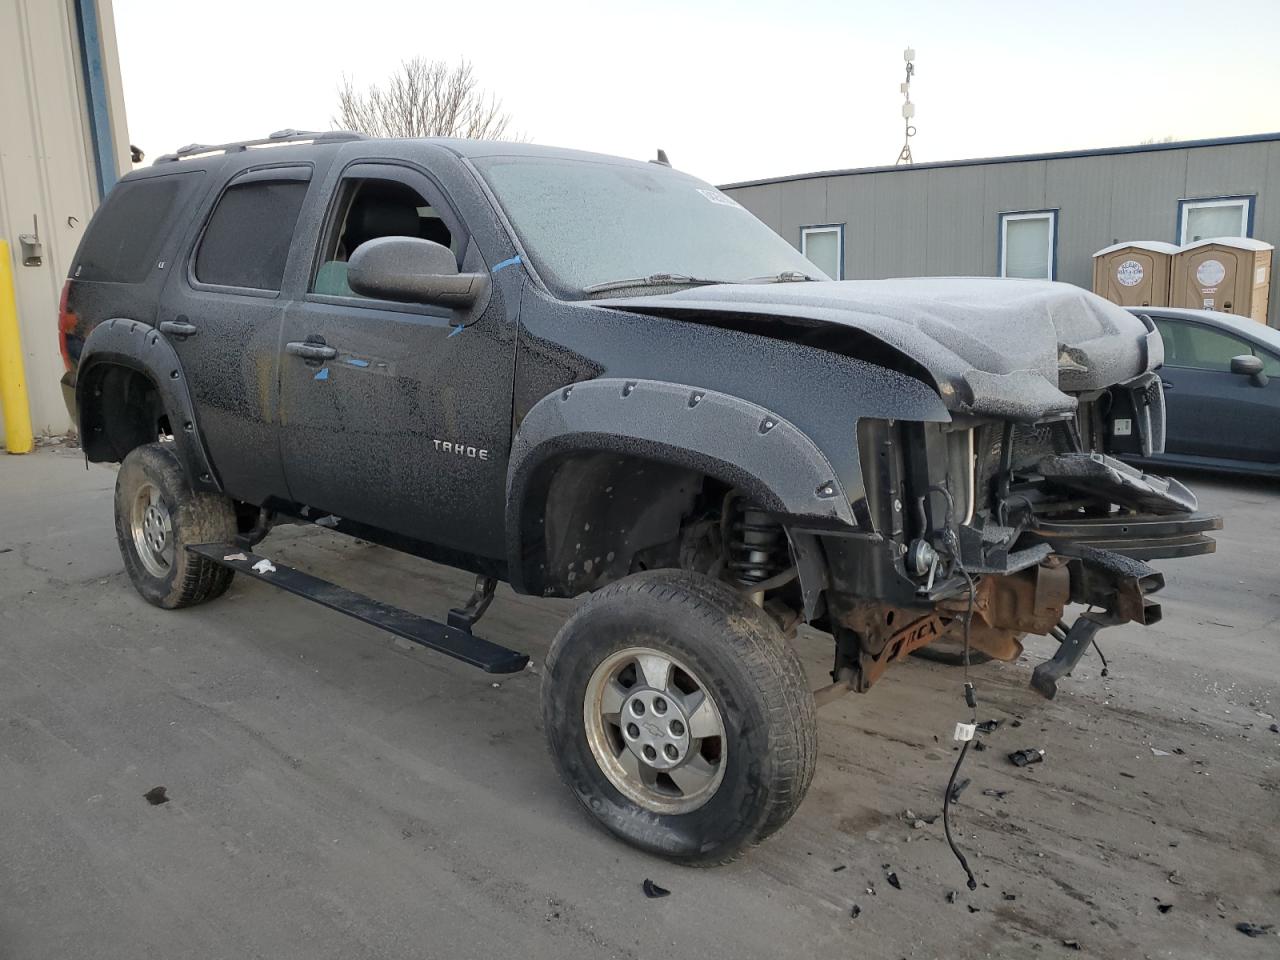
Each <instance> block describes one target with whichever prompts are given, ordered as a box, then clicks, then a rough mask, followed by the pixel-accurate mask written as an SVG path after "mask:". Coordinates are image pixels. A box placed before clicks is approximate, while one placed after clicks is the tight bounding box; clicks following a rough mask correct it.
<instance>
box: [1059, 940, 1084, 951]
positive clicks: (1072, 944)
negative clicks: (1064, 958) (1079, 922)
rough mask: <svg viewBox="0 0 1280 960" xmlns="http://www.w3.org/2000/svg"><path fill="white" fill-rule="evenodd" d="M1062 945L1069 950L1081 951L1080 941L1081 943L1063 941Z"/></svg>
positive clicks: (1077, 941)
mask: <svg viewBox="0 0 1280 960" xmlns="http://www.w3.org/2000/svg"><path fill="white" fill-rule="evenodd" d="M1062 945H1063V946H1064V947H1066V948H1067V949H1068V950H1079V949H1080V941H1079V940H1063V941H1062Z"/></svg>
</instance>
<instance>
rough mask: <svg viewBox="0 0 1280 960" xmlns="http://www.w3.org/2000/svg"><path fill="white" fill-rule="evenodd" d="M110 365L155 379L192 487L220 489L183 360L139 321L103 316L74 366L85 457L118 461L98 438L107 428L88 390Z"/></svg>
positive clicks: (161, 336)
mask: <svg viewBox="0 0 1280 960" xmlns="http://www.w3.org/2000/svg"><path fill="white" fill-rule="evenodd" d="M109 365H114V366H118V367H125V368H127V369H130V370H134V371H136V372H137V373H140V374H142V375H143V376H145V377H146V378H147V379H148V380H150V381H151V383H152V384H153V385H154V387H155V389H156V393H157V394H158V396H159V398H160V403H161V405H162V406H163V407H164V411H165V413H166V414H167V416H168V418H169V425H170V427H171V428H172V429H173V442H174V446H175V448H176V449H177V453H178V458H179V459H180V460H181V461H182V465H183V468H184V471H185V473H186V475H187V480H188V482H189V483H190V484H191V487H192V489H193V490H196V491H203V492H210V493H221V492H222V485H221V483H220V482H219V481H218V476H217V474H216V473H214V470H213V466H212V464H211V463H210V462H209V454H208V451H207V450H206V449H205V446H204V442H203V440H202V439H201V437H200V427H199V422H198V421H197V419H196V413H195V405H194V404H193V403H192V401H191V393H190V391H189V390H188V389H187V378H186V376H185V375H184V373H183V370H182V361H181V360H180V359H179V357H178V353H177V351H176V350H174V349H173V344H171V343H170V342H169V341H168V340H166V339H165V338H164V336H163V335H162V334H161V333H160V331H159V330H157V329H156V328H155V327H153V326H151V325H150V324H146V323H142V322H141V321H138V320H127V319H120V318H116V319H112V320H104V321H103V322H102V323H100V324H98V325H97V326H96V327H94V328H93V331H92V332H91V333H90V334H89V336H88V338H87V339H86V340H85V343H84V349H83V350H82V351H81V353H80V363H79V366H78V367H77V368H76V414H77V421H78V422H79V424H80V433H81V443H82V445H83V447H84V451H85V457H86V458H87V459H88V460H91V461H94V462H99V461H107V460H113V459H115V456H114V455H113V451H111V450H108V449H106V445H105V444H104V442H103V441H102V440H101V439H99V438H98V437H96V436H95V434H100V433H101V431H102V429H103V427H102V423H101V420H102V418H101V416H100V415H99V411H98V410H97V409H95V406H94V401H95V399H96V397H95V396H94V395H93V392H92V390H91V389H88V388H90V387H91V386H92V384H93V383H94V381H95V380H96V379H97V376H98V374H99V373H100V372H101V370H102V368H104V367H106V366H109Z"/></svg>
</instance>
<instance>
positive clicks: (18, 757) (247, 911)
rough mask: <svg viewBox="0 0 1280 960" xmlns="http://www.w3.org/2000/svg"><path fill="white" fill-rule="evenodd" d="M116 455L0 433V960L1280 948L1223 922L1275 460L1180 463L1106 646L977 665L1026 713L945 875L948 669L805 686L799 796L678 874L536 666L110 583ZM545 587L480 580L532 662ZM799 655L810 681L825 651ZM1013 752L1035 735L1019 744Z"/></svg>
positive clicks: (320, 538)
mask: <svg viewBox="0 0 1280 960" xmlns="http://www.w3.org/2000/svg"><path fill="white" fill-rule="evenodd" d="M1193 479H1195V478H1193ZM113 482H114V475H113V473H112V472H111V471H110V470H108V469H105V468H102V467H94V468H92V469H91V470H88V471H86V470H85V468H84V465H83V463H82V461H80V460H79V459H78V456H77V454H76V452H75V451H58V450H53V451H51V450H44V451H41V452H39V453H36V454H34V455H32V456H29V457H25V458H24V457H8V458H4V459H0V957H2V958H24V960H27V958H58V960H70V958H77V957H92V958H95V960H106V958H115V957H121V958H125V957H127V958H130V960H137V958H140V957H164V958H167V960H168V958H181V957H228V958H236V960H242V958H247V957H269V958H272V960H284V958H291V957H299V958H306V960H321V958H329V957H333V958H342V960H358V958H363V957H396V958H399V957H439V958H448V960H463V958H485V960H488V958H497V957H520V958H525V957H528V958H547V960H561V958H578V957H582V958H602V957H663V958H667V960H671V958H691V957H726V958H747V957H818V956H820V957H829V956H830V957H836V956H858V957H865V958H886V960H893V958H899V957H947V958H961V957H988V956H998V957H1017V958H1025V957H1031V956H1037V957H1056V956H1063V957H1080V956H1089V957H1106V958H1116V960H1120V958H1124V960H1131V958H1137V957H1147V956H1149V957H1174V958H1204V957H1214V958H1230V957H1274V956H1277V955H1280V940H1278V939H1277V938H1275V937H1270V938H1261V939H1257V940H1254V939H1249V938H1247V937H1245V936H1243V935H1242V934H1240V933H1237V932H1236V930H1235V924H1236V923H1237V922H1239V921H1242V920H1252V921H1255V922H1258V923H1276V924H1280V869H1278V867H1280V830H1278V829H1277V828H1278V827H1280V763H1278V761H1280V736H1278V735H1277V734H1274V733H1272V732H1270V731H1269V730H1268V726H1269V724H1270V723H1271V722H1273V719H1274V717H1273V716H1271V715H1274V714H1276V713H1277V711H1278V710H1280V702H1277V701H1278V699H1280V695H1278V693H1277V677H1280V644H1278V643H1277V632H1278V631H1277V624H1278V623H1280V569H1278V566H1277V563H1276V557H1277V550H1276V542H1277V538H1278V537H1280V497H1278V496H1277V494H1276V492H1275V488H1274V485H1267V484H1261V483H1253V482H1247V481H1232V482H1206V481H1204V480H1202V479H1197V480H1196V481H1195V485H1196V486H1197V488H1198V489H1199V491H1200V492H1201V494H1202V499H1203V502H1204V504H1205V505H1206V506H1207V507H1208V508H1210V509H1214V510H1218V511H1221V512H1223V513H1224V514H1225V515H1226V517H1227V523H1228V527H1227V530H1226V531H1225V532H1224V534H1223V535H1222V537H1221V541H1220V543H1221V548H1220V551H1219V553H1218V554H1217V555H1216V556H1215V557H1213V558H1209V559H1207V560H1203V561H1182V562H1175V563H1169V564H1166V565H1165V569H1166V571H1167V573H1168V580H1169V587H1168V590H1167V592H1166V594H1165V595H1164V598H1163V599H1164V606H1165V618H1166V619H1165V622H1164V623H1162V624H1161V625H1159V626H1158V627H1156V628H1152V629H1148V630H1144V629H1142V628H1139V627H1133V626H1128V627H1123V628H1120V629H1117V630H1113V631H1109V632H1107V633H1105V634H1104V635H1103V637H1104V646H1103V649H1104V652H1105V653H1107V655H1108V657H1109V659H1110V660H1111V671H1110V674H1111V675H1110V677H1109V678H1107V679H1105V680H1104V679H1102V678H1100V677H1099V675H1098V668H1097V661H1096V660H1093V659H1087V660H1086V661H1085V662H1084V664H1083V666H1082V667H1081V668H1080V669H1079V670H1077V675H1076V676H1075V677H1074V678H1073V679H1072V680H1070V681H1068V682H1067V688H1066V691H1065V692H1064V693H1063V694H1062V695H1060V696H1059V698H1058V699H1057V700H1056V701H1054V702H1052V703H1045V702H1044V701H1041V700H1039V699H1038V698H1037V697H1036V696H1035V695H1033V694H1032V693H1031V692H1030V691H1029V690H1028V689H1027V687H1026V680H1027V677H1028V675H1029V673H1030V669H1031V665H1032V662H1031V660H1030V658H1028V659H1027V660H1024V661H1023V662H1020V663H1016V664H994V665H990V666H986V667H982V668H980V669H978V670H977V671H975V677H976V679H977V681H978V686H979V695H980V698H981V708H980V712H981V713H982V715H984V716H991V717H1000V718H1004V719H1006V720H1007V721H1012V720H1013V719H1016V718H1019V717H1020V718H1021V725H1020V726H1019V727H1017V728H1014V727H1013V726H1012V725H1011V723H1009V722H1006V723H1005V724H1004V725H1003V726H1002V727H1001V728H1000V729H999V731H997V733H996V734H994V735H993V736H992V737H991V738H989V742H990V744H991V748H990V749H989V750H987V751H986V752H983V753H977V754H973V755H972V756H971V757H970V761H971V762H969V763H968V764H967V769H966V770H965V775H966V776H968V777H971V778H972V779H973V783H972V785H971V786H970V787H969V788H968V790H967V791H966V792H965V793H964V795H963V797H962V803H961V806H960V807H959V808H958V810H957V814H958V816H957V824H958V826H959V828H960V830H959V832H960V834H961V840H962V843H963V845H964V847H965V849H966V850H967V851H968V853H969V856H970V859H971V861H972V862H973V864H974V867H975V868H976V869H977V871H978V872H979V874H980V878H981V880H982V881H983V886H981V887H979V889H978V891H977V892H976V893H974V894H969V893H968V892H967V891H965V890H964V889H963V883H962V881H963V877H962V876H961V874H960V871H959V868H958V867H957V866H956V865H955V863H954V862H953V861H952V860H951V858H950V855H949V853H948V852H947V849H946V847H945V845H944V843H943V841H942V830H941V823H940V822H938V823H934V824H932V825H930V826H925V827H923V828H920V829H915V828H913V827H912V826H911V825H910V824H908V823H904V822H903V821H902V819H901V815H902V814H903V811H905V810H906V809H907V808H910V809H911V810H913V811H915V812H916V813H919V814H925V815H932V814H933V813H935V812H937V810H938V807H939V798H940V794H941V790H942V787H943V785H944V783H945V780H946V776H947V773H948V771H949V767H950V764H951V761H952V757H953V754H952V752H951V746H950V743H949V741H948V739H947V738H948V737H949V735H950V731H951V727H952V725H953V723H954V721H955V720H957V719H959V718H961V717H962V716H963V715H964V709H963V706H962V702H961V697H960V679H959V676H958V674H957V672H956V671H955V670H953V669H948V668H945V667H941V666H935V665H932V664H927V663H922V662H914V661H913V662H910V663H907V664H904V665H901V666H898V667H895V668H893V669H892V670H891V671H890V672H889V674H888V675H887V676H886V678H885V679H884V680H883V681H882V682H881V683H880V684H879V685H878V686H877V687H876V688H875V689H874V690H873V691H872V692H871V693H870V694H868V695H866V696H850V697H846V698H845V699H843V700H841V701H839V702H837V703H835V704H833V705H831V706H828V707H826V708H824V710H823V711H822V714H821V750H822V756H821V760H820V765H819V770H818V774H817V778H816V780H815V782H814V786H813V789H812V791H811V793H810V795H809V798H808V800H807V801H806V802H805V804H804V806H803V807H802V808H801V810H800V812H799V813H798V815H797V816H796V817H795V819H794V820H793V821H792V822H791V823H790V824H789V825H788V826H787V827H786V828H784V830H783V831H782V832H781V833H780V834H779V835H777V836H776V837H775V838H773V839H772V840H770V841H769V842H767V843H766V844H764V845H763V846H761V847H759V848H757V849H756V850H754V851H752V852H751V853H749V854H748V855H747V856H746V857H745V858H744V859H742V860H741V861H739V862H738V863H736V864H733V865H730V866H728V867H723V868H719V869H714V870H694V869H685V868H679V867H674V866H671V865H669V864H667V863H664V862H662V861H660V860H656V859H653V858H650V857H646V856H643V855H641V854H638V853H635V852H633V851H631V850H630V849H628V848H626V847H624V846H622V845H620V844H619V843H617V842H615V841H614V840H612V839H611V838H610V837H608V836H607V835H605V834H604V833H602V832H601V831H600V830H598V829H597V828H596V827H595V826H594V825H593V824H592V823H591V822H590V821H589V820H588V819H587V817H586V816H585V815H584V814H583V813H582V812H580V810H579V809H578V806H577V804H576V803H575V801H574V800H573V799H572V798H571V797H570V795H569V793H568V792H567V791H566V790H565V789H564V788H562V787H561V785H560V784H559V783H558V781H557V779H556V776H555V773H554V771H553V769H552V766H551V763H550V760H549V758H548V757H547V756H546V754H545V751H544V747H543V743H542V734H541V730H540V729H539V711H538V682H539V676H538V675H537V671H536V670H535V671H531V672H529V673H526V674H521V675H519V676H517V677H515V678H510V679H506V680H503V681H502V682H501V683H500V685H497V686H495V685H493V683H492V678H490V677H486V676H484V675H482V674H480V673H478V672H475V671H473V670H470V669H469V668H466V667H464V666H461V665H459V664H455V663H453V662H452V661H449V660H445V659H443V658H441V657H438V656H433V655H431V654H429V653H427V652H425V651H418V650H416V649H405V648H404V647H402V646H401V645H399V644H398V643H397V642H396V641H394V640H392V639H390V638H388V637H386V636H385V635H383V634H380V633H378V632H377V631H374V630H372V629H369V628H365V627H363V626H362V625H360V624H356V623H354V622H353V621H350V620H348V619H346V618H344V617H341V616H339V615H337V614H333V613H330V612H327V611H325V610H322V609H320V608H318V607H315V606H313V605H309V604H308V603H306V602H305V601H302V600H298V599H295V598H292V597H289V596H286V595H283V594H280V593H276V592H274V591H273V590H272V589H271V588H270V587H269V586H266V585H264V584H260V583H256V582H251V581H245V580H243V579H241V580H238V581H237V582H236V584H235V585H234V586H233V587H232V589H231V591H230V593H229V594H228V595H227V596H226V597H225V598H223V599H222V600H219V601H218V602H216V603H214V604H211V605H209V606H206V607H202V608H196V609H193V610H188V611H182V612H176V613H166V612H163V611H160V610H156V609H154V608H152V607H150V606H148V605H147V604H145V603H143V602H142V601H141V600H140V599H139V598H138V597H137V596H136V595H135V594H134V593H133V591H132V589H131V588H130V586H129V583H128V581H127V580H126V578H125V576H124V573H123V572H122V567H121V562H120V558H119V555H118V554H117V551H116V545H115V539H114V533H113V529H112V519H111V488H112V484H113ZM260 549H261V550H262V551H263V552H264V553H267V554H268V555H274V556H277V557H280V558H283V559H285V560H286V561H287V562H289V563H292V564H295V565H298V566H300V567H303V568H304V569H307V570H310V571H312V572H315V573H317V574H319V575H321V576H325V577H328V578H330V579H334V580H338V581H340V582H342V583H344V584H347V585H350V586H353V587H355V588H357V589H363V590H365V591H367V592H369V593H372V594H374V595H376V596H379V597H381V598H384V599H388V600H391V601H394V602H397V603H399V604H401V605H404V606H406V607H409V608H411V609H415V610H418V611H421V612H424V613H433V614H436V615H439V614H441V613H442V612H443V611H444V610H445V609H446V608H447V606H448V605H449V604H450V603H452V602H456V601H457V600H459V599H461V598H463V597H464V596H465V594H466V593H467V590H468V586H469V583H468V580H469V578H468V577H466V576H465V575H462V574H458V573H456V572H454V571H451V570H447V569H443V568H439V567H435V566H432V565H430V564H427V563H424V562H421V561H417V560H414V559H411V558H407V557H403V556H400V555H397V554H395V553H393V552H391V551H388V550H385V549H382V548H376V547H372V546H367V545H360V544H354V543H351V542H347V541H344V540H342V539H341V538H339V537H336V536H333V535H331V534H329V533H327V532H325V531H323V530H319V529H307V530H302V529H299V528H286V529H284V530H281V531H279V532H278V533H276V534H273V536H272V537H271V538H270V539H268V541H267V542H266V543H265V544H264V545H263V547H261V548H260ZM570 606H571V605H570V604H567V603H558V602H557V603H548V602H540V601H533V600H528V599H525V598H518V597H515V596H513V595H512V594H511V593H510V592H509V591H506V590H505V588H504V589H503V590H502V591H500V592H499V596H498V600H497V602H496V603H495V604H494V606H493V608H492V609H491V611H490V612H489V614H488V616H487V617H486V619H485V620H484V633H485V635H487V636H489V637H491V638H492V639H494V640H497V641H499V642H503V643H507V644H509V645H511V646H514V647H518V648H520V649H525V650H529V651H530V652H531V653H532V654H533V656H534V659H535V663H539V662H540V660H541V657H542V655H543V654H544V653H545V651H546V648H547V645H548V643H549V642H550V639H551V637H552V635H553V634H554V632H555V631H556V629H557V628H558V626H559V623H560V620H561V618H562V617H563V615H564V613H565V611H566V610H568V609H569V608H570ZM799 646H800V648H801V651H802V654H803V657H804V660H805V662H806V665H807V666H808V668H809V669H810V671H811V674H812V678H813V681H814V685H815V686H817V685H819V684H820V683H821V682H823V679H824V677H823V674H824V672H825V671H826V670H827V669H829V663H828V657H829V644H826V643H823V642H822V640H821V639H820V638H819V637H817V636H814V635H802V636H801V638H800V641H799ZM1031 652H1032V653H1035V654H1039V655H1044V654H1046V653H1047V652H1048V644H1046V642H1044V641H1037V642H1035V643H1034V644H1033V645H1032V648H1031ZM1020 747H1043V748H1044V749H1045V750H1046V751H1047V761H1046V762H1045V763H1044V764H1042V765H1040V766H1036V767H1031V768H1028V769H1025V770H1019V769H1016V768H1014V767H1012V766H1011V765H1009V764H1008V762H1007V761H1006V760H1005V754H1006V753H1007V752H1008V751H1009V750H1012V749H1015V748H1020ZM1153 747H1155V748H1157V749H1159V750H1162V751H1167V752H1168V753H1169V755H1168V756H1156V755H1154V754H1153V752H1152V748H1153ZM1176 751H1181V752H1176ZM161 784H163V785H164V786H166V787H167V788H168V790H169V793H170V795H171V796H172V798H173V799H172V802H170V803H168V804H165V805H163V806H150V805H148V804H147V803H146V802H145V801H144V799H143V796H142V795H143V793H144V792H146V791H147V790H148V789H150V788H151V787H154V786H157V785H161ZM988 789H989V790H1007V791H1009V792H1008V793H1007V795H1005V796H1004V797H1003V799H1000V798H997V797H994V796H989V795H986V794H984V792H983V791H984V790H988ZM886 864H887V865H889V869H892V870H894V871H895V872H896V873H897V875H898V877H899V878H900V882H901V887H902V889H901V890H896V889H893V888H892V887H890V886H889V884H887V883H886V882H885V873H886V870H885V867H884V865H886ZM841 867H843V868H844V869H839V870H838V869H837V868H841ZM646 877H652V878H653V879H655V880H656V881H658V882H659V883H661V884H662V885H664V886H666V887H669V888H670V889H671V890H672V891H673V892H672V895H671V896H670V897H668V898H667V899H663V900H646V899H644V897H643V896H642V895H641V892H640V886H641V882H642V881H643V880H644V879H645V878H646ZM871 890H874V893H872V892H869V891H871ZM951 890H957V891H959V896H958V899H957V902H955V903H948V902H947V899H946V897H947V893H948V891H951ZM1162 903H1163V904H1171V905H1172V906H1171V908H1170V909H1169V911H1168V912H1165V913H1162V912H1160V910H1159V909H1158V905H1159V904H1162ZM854 904H857V905H858V906H859V907H860V908H861V915H860V916H859V917H858V918H857V919H851V918H850V911H851V907H852V905H854ZM971 908H977V912H973V911H972V909H971ZM1064 939H1068V940H1075V941H1078V943H1079V945H1080V947H1081V950H1080V952H1076V951H1075V950H1072V949H1071V948H1069V947H1066V946H1063V944H1062V941H1063V940H1064Z"/></svg>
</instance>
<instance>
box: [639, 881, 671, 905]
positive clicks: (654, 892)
mask: <svg viewBox="0 0 1280 960" xmlns="http://www.w3.org/2000/svg"><path fill="white" fill-rule="evenodd" d="M644 895H645V896H646V897H648V898H649V899H650V900H657V899H658V898H659V897H669V896H670V895H671V891H670V890H668V889H667V888H666V887H660V886H658V885H657V884H656V883H654V882H653V881H652V880H650V879H649V878H648V877H645V878H644Z"/></svg>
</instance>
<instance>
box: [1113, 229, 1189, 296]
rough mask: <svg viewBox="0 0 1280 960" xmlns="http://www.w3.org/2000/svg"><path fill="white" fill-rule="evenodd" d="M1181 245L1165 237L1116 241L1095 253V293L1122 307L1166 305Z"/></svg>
mask: <svg viewBox="0 0 1280 960" xmlns="http://www.w3.org/2000/svg"><path fill="white" fill-rule="evenodd" d="M1177 252H1178V248H1177V247H1176V246H1175V245H1174V244H1172V243H1165V242H1164V241H1163V240H1131V241H1129V242H1128V243H1114V244H1112V245H1111V246H1109V247H1104V248H1103V249H1101V250H1099V251H1098V252H1097V253H1095V254H1094V255H1093V292H1094V293H1096V294H1098V296H1101V297H1106V298H1107V299H1108V300H1110V301H1111V302H1112V303H1118V304H1120V306H1122V307H1167V306H1168V305H1169V275H1170V271H1171V269H1172V266H1173V255H1174V254H1175V253H1177Z"/></svg>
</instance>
